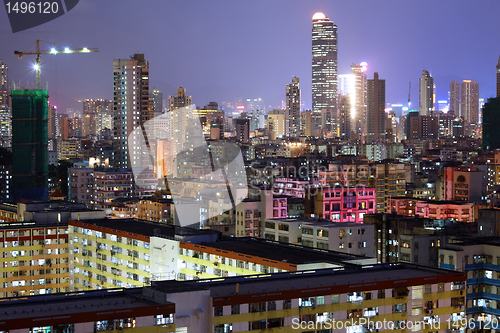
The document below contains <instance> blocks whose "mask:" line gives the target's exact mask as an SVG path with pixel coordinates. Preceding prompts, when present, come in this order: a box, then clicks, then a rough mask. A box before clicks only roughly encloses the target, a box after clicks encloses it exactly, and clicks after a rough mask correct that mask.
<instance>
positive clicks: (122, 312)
mask: <svg viewBox="0 0 500 333" xmlns="http://www.w3.org/2000/svg"><path fill="white" fill-rule="evenodd" d="M158 305H159V303H156V302H154V301H152V300H149V299H145V298H144V297H142V288H135V289H107V290H93V291H86V292H73V293H64V294H62V293H61V294H49V295H37V296H30V297H23V298H4V299H2V300H1V302H0V317H1V318H2V322H0V329H12V328H13V327H12V325H19V324H20V322H21V325H25V326H26V327H34V326H43V325H42V324H44V320H46V321H47V323H45V324H49V325H50V322H51V320H52V321H53V320H57V319H60V320H63V321H64V322H67V323H79V322H85V321H86V318H93V317H97V315H99V314H100V315H101V317H100V318H102V319H107V318H103V317H102V315H103V314H104V313H103V311H108V312H109V315H110V316H111V318H125V317H129V316H130V312H134V313H136V312H137V311H138V310H139V309H141V308H142V309H148V310H149V311H153V312H154V311H155V309H156V308H157V307H158ZM162 305H163V304H162ZM163 306H167V307H168V308H170V312H174V309H175V305H174V304H173V303H170V302H167V303H166V304H164V305H163ZM163 311H164V310H163ZM54 315H57V316H56V317H53V316H54ZM20 320H21V321H20ZM87 320H88V319H87ZM26 321H28V322H26ZM34 324H37V325H34ZM9 325H10V327H9ZM30 325H31V326H30ZM45 326H47V325H45ZM19 328H22V327H19Z"/></svg>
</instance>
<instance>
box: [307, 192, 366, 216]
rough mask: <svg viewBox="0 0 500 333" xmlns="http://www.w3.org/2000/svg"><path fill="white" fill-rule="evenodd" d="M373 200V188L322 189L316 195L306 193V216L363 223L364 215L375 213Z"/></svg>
mask: <svg viewBox="0 0 500 333" xmlns="http://www.w3.org/2000/svg"><path fill="white" fill-rule="evenodd" d="M375 200H376V198H375V189H374V188H365V187H356V188H330V187H323V188H320V189H317V191H316V193H312V192H311V193H306V203H305V204H306V216H313V215H314V217H318V218H323V219H326V220H331V221H333V222H355V223H363V216H364V215H365V214H373V213H375V210H376V208H375V207H376V204H375Z"/></svg>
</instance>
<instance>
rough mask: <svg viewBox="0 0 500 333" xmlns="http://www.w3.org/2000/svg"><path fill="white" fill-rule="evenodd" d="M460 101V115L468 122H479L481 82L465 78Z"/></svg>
mask: <svg viewBox="0 0 500 333" xmlns="http://www.w3.org/2000/svg"><path fill="white" fill-rule="evenodd" d="M461 88H462V94H461V101H460V108H461V110H460V116H462V117H463V118H464V121H465V123H466V124H477V122H478V120H479V83H477V82H476V81H471V80H463V82H462V87H461Z"/></svg>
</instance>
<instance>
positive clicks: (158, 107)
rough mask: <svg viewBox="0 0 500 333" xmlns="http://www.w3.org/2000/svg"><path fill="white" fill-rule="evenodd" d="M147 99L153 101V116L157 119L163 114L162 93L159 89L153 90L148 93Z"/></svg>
mask: <svg viewBox="0 0 500 333" xmlns="http://www.w3.org/2000/svg"><path fill="white" fill-rule="evenodd" d="M149 98H150V99H152V101H153V115H154V117H158V116H159V115H161V114H162V113H163V93H162V92H161V90H160V89H156V88H153V91H151V92H150V93H149Z"/></svg>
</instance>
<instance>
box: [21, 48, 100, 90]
mask: <svg viewBox="0 0 500 333" xmlns="http://www.w3.org/2000/svg"><path fill="white" fill-rule="evenodd" d="M35 43H36V50H35V51H34V52H31V51H28V52H21V51H14V54H15V55H17V56H19V58H22V57H23V56H25V55H36V63H35V65H33V67H34V69H35V71H36V86H37V88H40V87H41V83H40V76H41V74H40V55H42V54H52V55H56V54H58V53H91V52H99V49H97V48H87V47H83V48H69V47H63V48H61V47H52V48H51V49H50V50H40V40H39V39H37V40H36V42H35ZM32 45H33V44H32Z"/></svg>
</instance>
